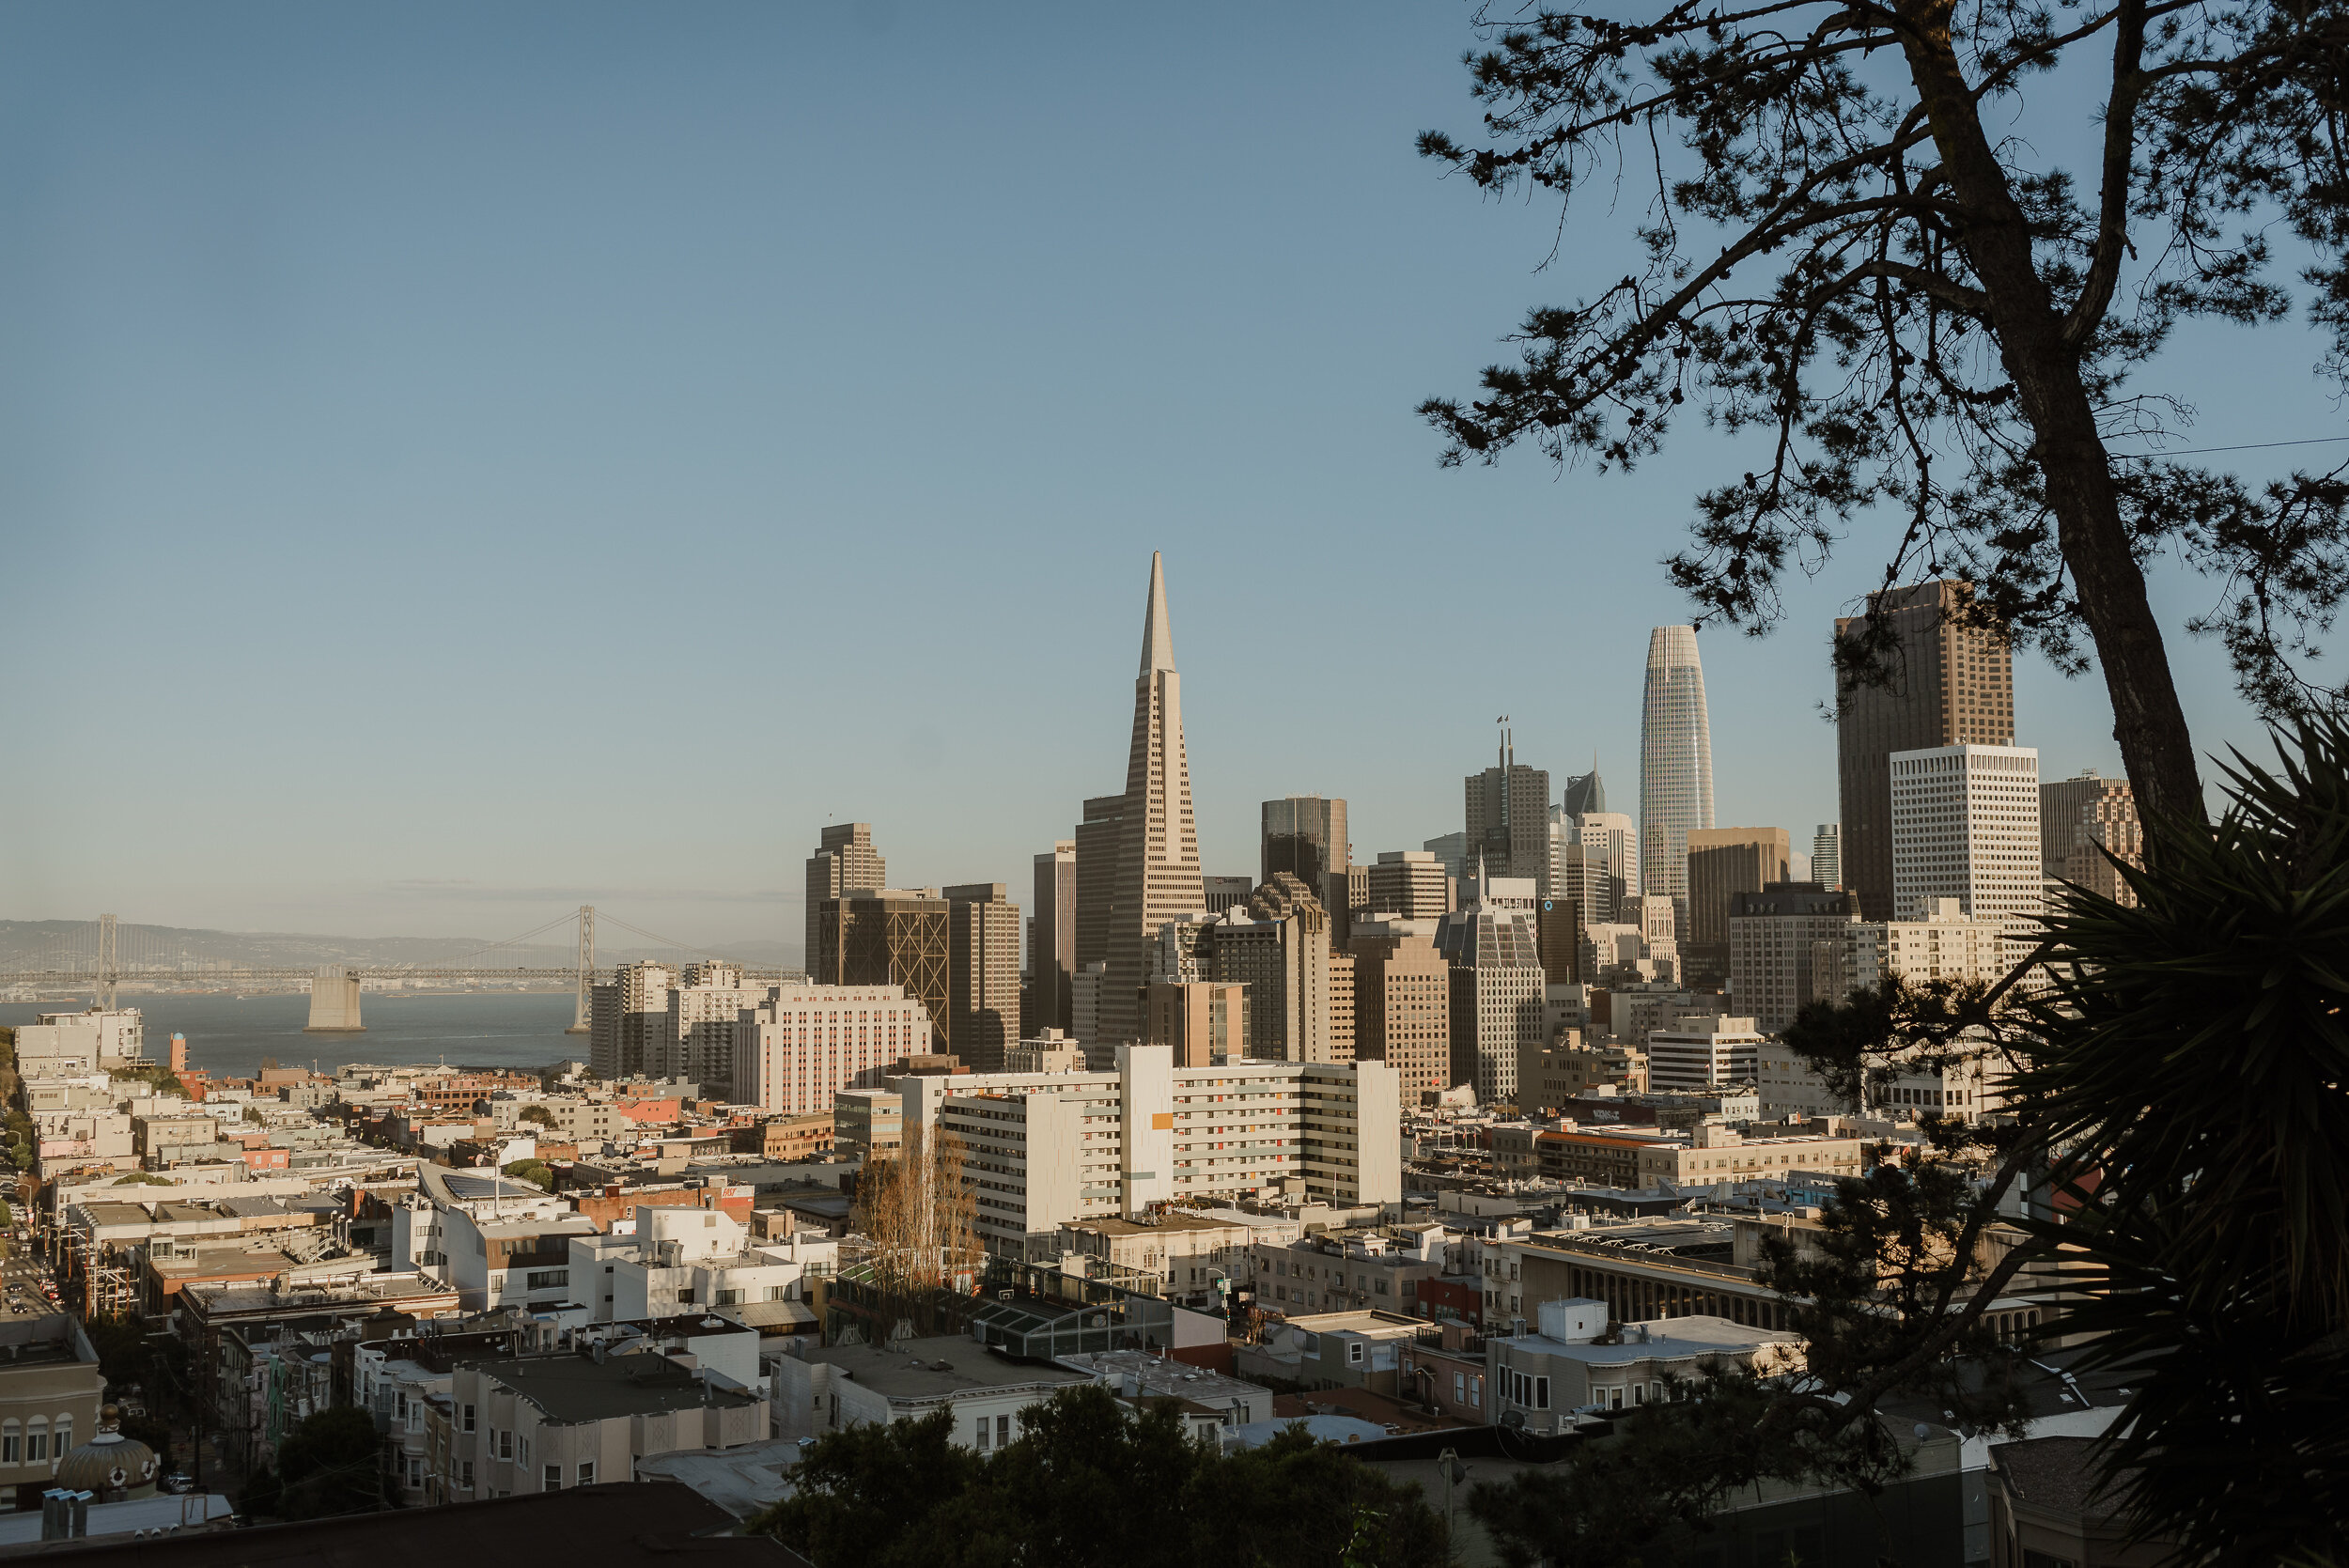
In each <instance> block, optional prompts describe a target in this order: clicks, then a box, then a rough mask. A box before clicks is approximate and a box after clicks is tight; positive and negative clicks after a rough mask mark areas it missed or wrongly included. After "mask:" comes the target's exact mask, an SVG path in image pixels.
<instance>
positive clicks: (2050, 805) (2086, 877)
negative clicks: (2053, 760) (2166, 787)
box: [2039, 771, 2145, 906]
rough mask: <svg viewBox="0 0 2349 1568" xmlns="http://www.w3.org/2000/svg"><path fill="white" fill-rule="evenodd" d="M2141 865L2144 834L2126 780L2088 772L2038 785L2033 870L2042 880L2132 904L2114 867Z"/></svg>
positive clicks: (2133, 895)
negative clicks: (2036, 857) (2036, 856)
mask: <svg viewBox="0 0 2349 1568" xmlns="http://www.w3.org/2000/svg"><path fill="white" fill-rule="evenodd" d="M2114 862H2119V864H2118V865H2116V864H2115V863H2114ZM2144 863H2145V830H2144V827H2143V825H2142V824H2141V823H2139V821H2138V817H2137V797H2136V796H2135V795H2134V794H2133V793H2131V791H2130V789H2129V781H2128V780H2126V779H2107V778H2101V777H2099V776H2098V775H2097V774H2096V773H2095V772H2094V771H2089V772H2085V773H2082V774H2080V775H2079V776H2078V777H2077V778H2073V779H2057V780H2054V781H2052V782H2049V783H2046V784H2041V785H2040V786H2039V869H2040V875H2041V876H2042V877H2044V878H2045V879H2046V880H2047V881H2050V882H2069V883H2071V884H2073V885H2074V886H2075V887H2081V888H2086V889H2087V890H2088V891H2089V892H2090V893H2093V894H2095V895H2096V896H2097V897H2099V898H2106V899H2109V900H2111V901H2112V902H2113V903H2115V904H2120V905H2123V906H2126V905H2133V904H2135V903H2136V902H2137V891H2136V890H2135V889H2134V888H2131V887H2130V886H2129V884H2128V882H2127V880H2126V878H2124V877H2123V876H2122V875H2121V870H2120V867H2121V866H2122V865H2129V866H2142V865H2144Z"/></svg>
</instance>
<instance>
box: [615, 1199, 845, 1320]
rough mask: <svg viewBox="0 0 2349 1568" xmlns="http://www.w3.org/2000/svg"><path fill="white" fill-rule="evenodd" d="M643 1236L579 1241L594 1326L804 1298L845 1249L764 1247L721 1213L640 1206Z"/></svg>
mask: <svg viewBox="0 0 2349 1568" xmlns="http://www.w3.org/2000/svg"><path fill="white" fill-rule="evenodd" d="M635 1233H636V1234H634V1235H630V1236H621V1235H598V1234H588V1235H582V1236H577V1237H574V1238H573V1239H572V1240H571V1242H570V1271H571V1274H572V1275H573V1277H574V1281H575V1287H576V1288H575V1289H574V1292H573V1294H572V1296H571V1299H572V1300H574V1301H578V1302H581V1303H583V1304H584V1305H585V1306H586V1308H587V1310H588V1321H590V1322H593V1323H614V1322H618V1323H627V1322H631V1321H635V1320H639V1319H645V1318H665V1317H674V1316H676V1315H677V1314H678V1313H680V1312H697V1311H707V1310H708V1309H711V1308H726V1307H748V1306H753V1305H755V1304H758V1303H762V1302H778V1301H789V1300H793V1299H796V1298H797V1297H798V1296H799V1295H800V1293H801V1281H803V1280H804V1279H805V1278H806V1276H807V1273H808V1270H809V1268H810V1267H811V1265H827V1266H828V1265H830V1264H831V1263H832V1261H834V1260H836V1259H837V1257H838V1244H837V1243H836V1242H831V1241H825V1242H821V1243H817V1242H814V1241H812V1240H811V1241H808V1242H800V1241H796V1240H795V1241H791V1242H776V1243H759V1242H755V1241H754V1240H753V1239H752V1237H751V1234H750V1232H749V1231H748V1230H747V1229H746V1228H745V1227H744V1226H743V1225H742V1224H741V1223H740V1222H739V1221H738V1220H736V1219H734V1218H733V1217H732V1216H730V1215H728V1214H725V1213H723V1211H721V1210H718V1209H705V1208H687V1207H685V1206H683V1205H681V1204H680V1205H666V1206H664V1205H658V1204H652V1203H639V1204H638V1205H637V1206H636V1209H635Z"/></svg>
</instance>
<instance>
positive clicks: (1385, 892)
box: [1364, 849, 1452, 920]
mask: <svg viewBox="0 0 2349 1568" xmlns="http://www.w3.org/2000/svg"><path fill="white" fill-rule="evenodd" d="M1364 881H1365V883H1366V885H1367V887H1368V890H1369V895H1370V902H1369V912H1370V913H1371V914H1374V915H1394V916H1396V917H1398V918H1400V919H1403V920H1435V919H1438V918H1439V917H1440V916H1442V915H1444V914H1445V913H1447V912H1449V911H1450V909H1451V908H1452V877H1451V875H1450V874H1449V873H1448V872H1446V871H1445V870H1444V866H1443V862H1441V861H1440V860H1439V859H1437V857H1436V856H1435V854H1434V853H1433V852H1432V851H1429V850H1425V849H1386V850H1381V851H1380V852H1379V855H1378V859H1377V863H1375V864H1373V865H1372V866H1370V867H1369V870H1368V875H1367V876H1366V877H1365V878H1364Z"/></svg>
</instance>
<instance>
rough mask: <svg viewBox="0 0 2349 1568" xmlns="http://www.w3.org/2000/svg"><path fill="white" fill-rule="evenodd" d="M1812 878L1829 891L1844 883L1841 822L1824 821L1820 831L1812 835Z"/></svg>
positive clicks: (1831, 891)
mask: <svg viewBox="0 0 2349 1568" xmlns="http://www.w3.org/2000/svg"><path fill="white" fill-rule="evenodd" d="M1811 879H1812V881H1814V882H1816V883H1818V884H1819V886H1821V887H1823V888H1825V889H1827V890H1828V892H1829V893H1833V892H1834V891H1835V890H1836V889H1837V888H1840V887H1842V886H1843V825H1842V824H1841V823H1837V822H1822V823H1820V824H1819V831H1817V832H1814V833H1812V835H1811Z"/></svg>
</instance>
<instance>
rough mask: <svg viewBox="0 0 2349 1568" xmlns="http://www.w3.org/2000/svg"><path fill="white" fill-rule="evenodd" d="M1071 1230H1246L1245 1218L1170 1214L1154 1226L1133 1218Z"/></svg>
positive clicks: (1078, 1222) (1083, 1223)
mask: <svg viewBox="0 0 2349 1568" xmlns="http://www.w3.org/2000/svg"><path fill="white" fill-rule="evenodd" d="M1068 1229H1070V1230H1072V1231H1098V1232H1099V1233H1100V1234H1103V1235H1108V1236H1129V1235H1164V1234H1166V1233H1167V1232H1169V1231H1244V1230H1246V1229H1248V1222H1247V1221H1246V1220H1244V1219H1208V1218H1206V1216H1205V1215H1197V1214H1169V1215H1167V1216H1166V1217H1165V1218H1164V1219H1159V1220H1158V1221H1157V1222H1155V1223H1153V1224H1148V1225H1145V1224H1143V1223H1142V1222H1140V1221H1139V1220H1133V1219H1072V1220H1070V1221H1069V1222H1068Z"/></svg>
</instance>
